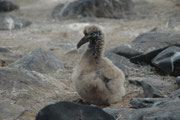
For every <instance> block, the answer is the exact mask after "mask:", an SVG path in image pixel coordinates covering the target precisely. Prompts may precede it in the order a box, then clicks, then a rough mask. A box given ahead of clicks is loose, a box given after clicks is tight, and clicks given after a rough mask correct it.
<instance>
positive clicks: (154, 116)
mask: <svg viewBox="0 0 180 120" xmlns="http://www.w3.org/2000/svg"><path fill="white" fill-rule="evenodd" d="M179 104H180V99H171V100H169V101H167V102H164V103H161V104H159V105H157V106H155V107H150V108H142V109H110V108H106V109H104V110H105V111H106V112H107V113H109V114H112V115H113V116H114V117H115V118H118V119H120V120H179V119H180V106H179Z"/></svg>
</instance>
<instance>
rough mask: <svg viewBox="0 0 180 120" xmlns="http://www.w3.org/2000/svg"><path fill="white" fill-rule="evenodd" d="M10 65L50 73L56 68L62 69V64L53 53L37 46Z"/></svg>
mask: <svg viewBox="0 0 180 120" xmlns="http://www.w3.org/2000/svg"><path fill="white" fill-rule="evenodd" d="M10 67H18V68H21V69H26V70H30V71H36V72H40V73H52V72H56V71H57V70H58V69H63V68H64V65H63V63H62V62H61V61H59V59H57V58H56V57H55V56H54V55H53V54H50V53H48V52H46V51H44V50H43V49H41V48H38V49H35V50H34V51H31V52H30V53H29V54H27V55H26V56H24V57H23V58H21V59H20V60H18V61H17V62H15V63H13V64H12V65H10Z"/></svg>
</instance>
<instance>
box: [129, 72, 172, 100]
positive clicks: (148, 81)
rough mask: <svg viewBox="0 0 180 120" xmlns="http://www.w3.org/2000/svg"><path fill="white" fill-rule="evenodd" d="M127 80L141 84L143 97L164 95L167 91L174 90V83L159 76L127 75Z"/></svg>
mask: <svg viewBox="0 0 180 120" xmlns="http://www.w3.org/2000/svg"><path fill="white" fill-rule="evenodd" d="M128 80H129V82H130V83H131V84H134V85H138V86H141V87H142V88H143V91H144V97H153V98H157V97H166V95H167V94H168V92H170V91H173V90H174V85H173V83H171V82H168V81H167V80H166V81H165V80H163V78H162V77H161V76H154V75H153V76H146V77H137V78H136V77H129V78H128Z"/></svg>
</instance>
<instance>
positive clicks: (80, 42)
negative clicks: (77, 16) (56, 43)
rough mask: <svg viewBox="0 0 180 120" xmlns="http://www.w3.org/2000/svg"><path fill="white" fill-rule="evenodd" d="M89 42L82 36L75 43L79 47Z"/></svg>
mask: <svg viewBox="0 0 180 120" xmlns="http://www.w3.org/2000/svg"><path fill="white" fill-rule="evenodd" d="M87 42H89V39H88V37H86V36H84V37H83V38H82V39H81V40H80V41H79V42H78V44H77V49H79V48H80V47H81V46H82V45H83V44H85V43H87Z"/></svg>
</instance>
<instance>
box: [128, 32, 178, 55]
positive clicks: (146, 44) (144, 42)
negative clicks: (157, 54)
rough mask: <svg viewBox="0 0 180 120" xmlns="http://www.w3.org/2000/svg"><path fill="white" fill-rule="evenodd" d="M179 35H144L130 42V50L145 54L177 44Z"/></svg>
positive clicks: (152, 33)
mask: <svg viewBox="0 0 180 120" xmlns="http://www.w3.org/2000/svg"><path fill="white" fill-rule="evenodd" d="M179 41H180V34H179V33H154V32H149V33H144V34H141V35H139V36H138V37H137V38H136V39H135V40H133V41H132V48H134V49H136V50H137V51H139V52H143V53H147V52H150V51H153V50H156V49H160V48H164V47H166V46H170V45H174V44H178V43H179Z"/></svg>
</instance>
